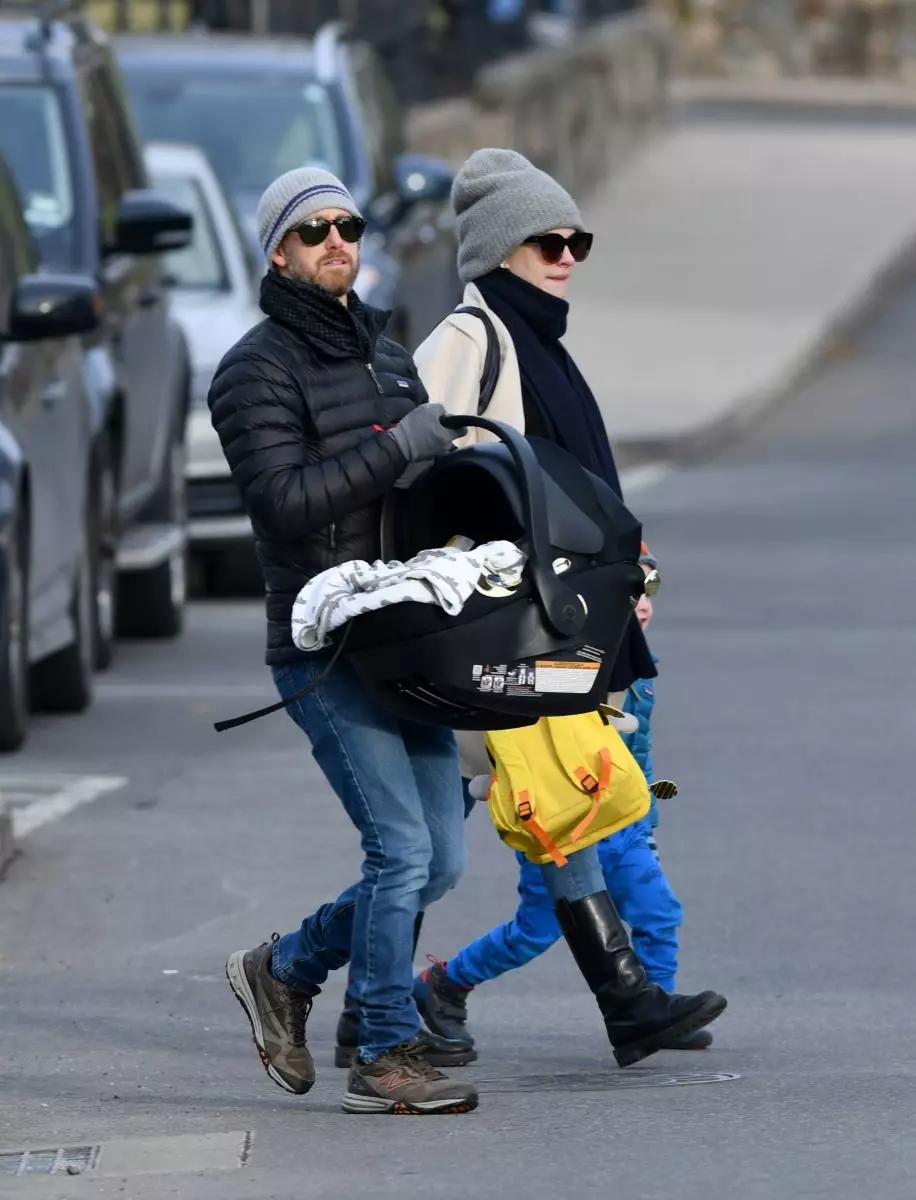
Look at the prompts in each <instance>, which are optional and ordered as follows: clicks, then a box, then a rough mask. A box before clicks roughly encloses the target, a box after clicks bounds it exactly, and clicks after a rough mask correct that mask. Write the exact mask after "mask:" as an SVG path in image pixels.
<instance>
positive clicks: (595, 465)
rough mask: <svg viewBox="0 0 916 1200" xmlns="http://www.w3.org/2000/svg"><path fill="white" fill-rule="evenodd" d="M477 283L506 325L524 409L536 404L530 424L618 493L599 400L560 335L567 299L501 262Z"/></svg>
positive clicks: (561, 333) (564, 321)
mask: <svg viewBox="0 0 916 1200" xmlns="http://www.w3.org/2000/svg"><path fill="white" fill-rule="evenodd" d="M477 286H478V287H479V288H480V291H481V293H482V294H483V297H484V299H485V300H486V302H487V304H489V306H490V307H491V308H492V309H493V311H494V312H495V313H496V315H497V316H498V317H499V318H500V320H501V321H502V322H503V324H504V325H505V326H506V328H507V329H508V330H509V334H510V336H511V338H512V344H513V345H514V346H515V352H516V354H517V355H518V367H519V371H520V373H521V377H522V395H523V398H524V401H525V406H526V409H529V408H531V407H533V408H534V409H535V410H536V414H535V420H534V421H533V422H530V423H529V424H532V425H533V426H534V428H537V429H538V430H540V431H543V432H545V433H546V435H547V437H549V439H550V441H553V442H556V443H557V444H558V445H560V446H562V447H563V449H564V450H568V451H569V453H570V454H572V455H573V456H574V457H575V458H576V459H577V460H578V461H579V462H580V463H581V464H582V466H583V467H585V468H586V470H588V471H591V472H592V474H593V475H597V476H598V477H599V478H600V479H603V480H604V481H605V482H606V483H608V484H609V485H610V486H611V487H612V488H613V489H614V491H615V492H616V493H617V495H618V496H619V495H620V494H621V492H620V478H619V476H618V474H617V467H616V465H615V463H614V456H613V454H612V453H611V445H610V442H609V441H608V436H607V430H606V429H605V427H604V421H603V420H602V419H601V412H600V410H599V408H598V404H597V402H596V400H595V397H594V396H593V395H592V391H591V388H590V387H589V386H588V384H587V383H586V382H585V380H584V379H583V378H582V375H581V373H580V371H579V368H578V367H577V366H576V364H575V363H574V362H573V360H572V359H571V358H570V356H569V354H568V353H567V351H566V347H565V346H564V345H563V343H562V342H561V341H560V338H561V337H563V335H564V334H565V333H566V318H567V316H568V314H569V303H568V302H567V301H566V300H561V299H560V298H559V297H558V296H551V295H550V293H549V292H545V291H542V290H541V289H540V288H539V287H535V286H534V284H533V283H528V282H527V281H526V280H524V279H521V278H519V276H518V275H514V274H513V273H512V272H511V271H507V270H505V269H504V268H497V270H495V271H491V272H490V273H489V275H484V277H483V278H482V279H479V280H477Z"/></svg>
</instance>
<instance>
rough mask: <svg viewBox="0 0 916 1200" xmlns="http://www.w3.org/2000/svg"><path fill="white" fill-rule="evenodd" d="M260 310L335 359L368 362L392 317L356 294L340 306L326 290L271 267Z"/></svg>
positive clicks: (338, 301)
mask: <svg viewBox="0 0 916 1200" xmlns="http://www.w3.org/2000/svg"><path fill="white" fill-rule="evenodd" d="M260 306H261V311H262V312H264V313H266V314H267V316H268V317H270V318H271V320H273V321H277V322H278V323H279V324H281V325H285V326H286V327H287V328H288V329H292V330H293V332H294V333H297V334H299V336H300V337H302V338H304V339H305V341H307V342H311V343H312V344H313V345H315V346H317V347H318V348H319V349H320V350H322V351H323V352H324V353H325V354H330V355H332V356H333V357H335V358H358V359H359V360H360V361H361V362H369V360H370V359H371V358H372V355H373V352H374V350H375V343H376V341H377V340H378V335H379V334H380V333H381V331H382V329H384V327H385V324H386V322H387V320H388V316H389V314H388V313H386V312H382V311H381V309H377V308H370V306H369V305H368V304H363V302H362V300H360V298H359V297H358V296H357V294H356V293H355V292H350V293H349V295H348V296H347V303H346V304H341V303H340V300H338V298H337V297H336V296H333V295H332V294H331V293H330V292H329V291H327V290H326V289H325V288H322V287H318V285H317V284H314V283H307V282H306V281H305V280H304V279H292V278H290V277H289V276H288V275H281V274H280V272H279V271H275V270H273V268H271V269H270V270H269V271H268V272H267V274H266V275H265V276H264V278H263V279H262V280H261V295H260Z"/></svg>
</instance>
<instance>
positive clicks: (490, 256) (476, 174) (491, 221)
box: [452, 147, 585, 283]
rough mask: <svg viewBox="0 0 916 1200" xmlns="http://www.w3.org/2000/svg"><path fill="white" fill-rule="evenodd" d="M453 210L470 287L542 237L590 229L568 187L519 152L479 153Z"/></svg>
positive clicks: (457, 188) (462, 172)
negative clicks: (555, 231)
mask: <svg viewBox="0 0 916 1200" xmlns="http://www.w3.org/2000/svg"><path fill="white" fill-rule="evenodd" d="M452 207H453V208H454V210H455V215H456V217H457V218H458V274H459V275H460V276H461V279H462V280H463V282H464V283H470V282H471V280H474V279H479V278H480V276H481V275H486V274H487V273H488V272H489V271H493V270H495V269H496V268H497V267H498V266H499V265H500V263H501V262H502V261H503V259H504V258H507V257H508V255H510V254H511V253H512V251H513V250H515V249H517V248H518V247H519V246H520V245H521V244H522V242H523V241H524V240H525V239H526V238H529V237H534V235H535V234H536V233H547V232H548V231H549V230H551V229H584V228H585V225H584V223H583V221H582V214H581V213H580V212H579V206H578V205H577V204H576V202H575V200H573V198H572V196H570V194H569V192H567V190H566V188H564V187H563V186H562V185H561V184H559V183H557V181H556V180H555V179H554V178H553V177H552V176H550V175H548V174H547V172H546V171H542V170H541V169H540V168H539V167H536V166H535V165H534V163H532V162H529V160H528V159H527V158H525V156H524V155H523V154H519V153H518V152H517V151H516V150H500V149H495V148H492V147H487V148H486V149H483V150H475V151H474V153H473V154H472V155H471V157H470V158H469V159H468V160H467V161H466V162H465V163H464V165H463V166H462V167H461V168H460V169H459V171H458V174H457V175H456V176H455V182H454V183H453V184H452Z"/></svg>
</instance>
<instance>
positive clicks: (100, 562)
mask: <svg viewBox="0 0 916 1200" xmlns="http://www.w3.org/2000/svg"><path fill="white" fill-rule="evenodd" d="M91 537H92V544H91V547H90V549H91V553H92V563H91V571H92V642H93V659H94V663H95V669H96V670H97V671H107V670H108V668H109V667H110V666H111V663H112V659H113V658H114V648H115V605H116V603H117V595H116V591H117V582H118V572H117V566H116V559H117V550H118V541H117V481H116V479H115V469H114V462H113V461H112V457H111V450H110V447H109V446H108V443H107V442H106V441H103V442H102V443H101V445H100V446H99V449H98V452H97V454H96V458H95V471H94V474H93V480H92V524H91Z"/></svg>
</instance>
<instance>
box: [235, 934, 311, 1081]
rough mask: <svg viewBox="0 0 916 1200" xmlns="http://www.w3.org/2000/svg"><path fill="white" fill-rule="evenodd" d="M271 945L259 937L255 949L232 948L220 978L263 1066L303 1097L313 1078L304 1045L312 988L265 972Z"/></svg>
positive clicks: (268, 965)
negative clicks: (242, 1013) (241, 1013)
mask: <svg viewBox="0 0 916 1200" xmlns="http://www.w3.org/2000/svg"><path fill="white" fill-rule="evenodd" d="M272 949H273V946H272V943H271V942H264V943H262V944H261V945H260V946H258V948H257V949H256V950H236V952H235V954H232V955H230V956H229V961H228V962H227V963H226V978H227V979H228V980H229V986H230V987H231V988H232V990H233V992H234V993H235V997H236V999H237V1000H238V1002H239V1004H241V1006H242V1008H244V1010H245V1013H246V1015H247V1017H248V1020H249V1021H250V1022H251V1033H252V1036H253V1037H254V1044H255V1045H256V1046H257V1048H258V1055H259V1056H260V1059H261V1063H262V1065H263V1067H264V1070H265V1071H266V1072H267V1074H268V1075H269V1076H270V1077H271V1079H272V1080H273V1081H274V1083H276V1084H279V1086H280V1087H281V1088H284V1089H285V1090H286V1091H287V1092H293V1093H294V1094H295V1095H297V1096H304V1095H305V1093H306V1092H307V1091H309V1089H310V1088H311V1087H312V1085H313V1084H314V1082H315V1064H314V1063H313V1062H312V1056H311V1054H309V1052H308V1047H307V1046H306V1044H305V1023H306V1021H307V1020H308V1016H309V1013H310V1012H311V1010H312V998H313V993H311V992H303V991H299V990H296V989H294V988H291V987H287V985H286V984H285V983H281V982H280V981H279V979H275V978H274V977H273V975H271V973H270V958H271V952H272ZM314 994H316V995H317V989H316V991H315V993H314Z"/></svg>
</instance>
